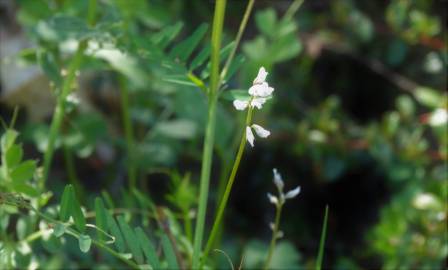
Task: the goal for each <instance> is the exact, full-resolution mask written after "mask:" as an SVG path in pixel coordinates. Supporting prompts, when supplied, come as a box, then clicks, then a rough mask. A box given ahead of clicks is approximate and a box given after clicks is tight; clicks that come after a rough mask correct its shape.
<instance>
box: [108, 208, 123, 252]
mask: <svg viewBox="0 0 448 270" xmlns="http://www.w3.org/2000/svg"><path fill="white" fill-rule="evenodd" d="M106 217H107V224H108V225H109V231H110V234H112V235H113V236H114V237H115V247H116V248H117V249H118V251H119V252H120V253H124V251H125V244H124V239H123V236H122V234H121V232H120V229H119V228H118V225H117V222H116V221H115V219H114V217H113V216H112V214H110V213H109V212H107V211H106Z"/></svg>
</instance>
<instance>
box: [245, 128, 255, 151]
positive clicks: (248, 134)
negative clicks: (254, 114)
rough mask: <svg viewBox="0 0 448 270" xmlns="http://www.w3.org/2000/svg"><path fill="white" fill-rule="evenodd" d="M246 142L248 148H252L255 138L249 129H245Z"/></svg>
mask: <svg viewBox="0 0 448 270" xmlns="http://www.w3.org/2000/svg"><path fill="white" fill-rule="evenodd" d="M246 140H247V141H248V142H249V144H250V146H252V147H254V140H255V137H254V134H253V133H252V129H251V128H250V127H246Z"/></svg>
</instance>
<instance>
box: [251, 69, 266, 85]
mask: <svg viewBox="0 0 448 270" xmlns="http://www.w3.org/2000/svg"><path fill="white" fill-rule="evenodd" d="M268 74H269V73H267V72H266V69H264V67H261V68H260V69H259V70H258V74H257V77H256V78H255V80H254V83H253V84H260V83H264V82H265V81H266V76H268Z"/></svg>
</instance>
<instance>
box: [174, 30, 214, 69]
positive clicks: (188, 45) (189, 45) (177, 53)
mask: <svg viewBox="0 0 448 270" xmlns="http://www.w3.org/2000/svg"><path fill="white" fill-rule="evenodd" d="M207 29H208V24H206V23H203V24H201V25H200V26H199V27H198V28H197V29H196V30H195V31H194V32H193V34H192V35H191V36H189V37H188V38H187V39H185V40H184V41H182V42H181V43H179V44H178V45H176V46H175V47H174V48H173V49H172V50H171V52H170V54H169V55H170V57H173V58H174V57H178V58H179V59H180V60H182V61H186V60H187V59H188V57H189V56H190V55H191V53H192V52H193V50H194V49H195V48H196V47H197V46H198V44H199V42H200V41H201V39H202V38H203V37H204V35H205V33H206V32H207Z"/></svg>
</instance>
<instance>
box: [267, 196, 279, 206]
mask: <svg viewBox="0 0 448 270" xmlns="http://www.w3.org/2000/svg"><path fill="white" fill-rule="evenodd" d="M268 199H269V201H270V202H271V203H272V204H275V205H277V204H278V199H277V197H275V196H274V195H272V194H271V193H268Z"/></svg>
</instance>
